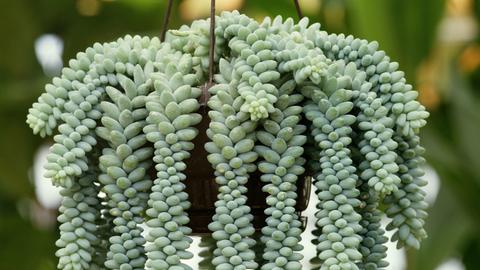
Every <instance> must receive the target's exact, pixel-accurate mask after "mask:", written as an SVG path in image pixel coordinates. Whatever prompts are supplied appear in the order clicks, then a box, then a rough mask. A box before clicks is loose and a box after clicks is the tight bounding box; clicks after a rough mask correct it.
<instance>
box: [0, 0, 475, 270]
mask: <svg viewBox="0 0 480 270" xmlns="http://www.w3.org/2000/svg"><path fill="white" fill-rule="evenodd" d="M222 1H230V2H229V3H227V2H225V6H228V5H238V6H240V7H241V11H242V12H244V13H246V14H248V15H250V16H252V17H254V18H259V19H260V18H262V17H264V16H275V15H282V16H284V17H289V16H292V17H294V18H296V13H295V10H294V6H293V3H292V1H289V0H262V1H247V0H243V1H241V0H217V2H222ZM187 2H190V3H187ZM233 2H235V3H233ZM445 2H448V4H447V3H445ZM467 2H468V4H465V3H467ZM205 3H207V4H208V1H203V0H202V1H200V0H195V1H189V0H183V1H175V6H174V10H173V13H172V14H173V16H172V20H171V22H170V27H171V28H176V27H178V26H179V25H181V24H182V23H187V21H183V20H182V18H189V16H186V14H180V10H181V11H183V12H188V11H189V10H191V9H192V8H191V6H188V5H199V4H202V5H204V4H205ZM300 3H301V5H302V7H303V8H304V10H303V11H304V13H305V15H307V16H308V17H309V18H310V19H311V21H315V22H316V21H318V22H320V23H321V24H322V28H323V29H325V30H327V31H329V32H334V33H346V34H353V35H355V36H358V37H361V38H366V39H369V40H378V41H379V43H380V48H381V49H383V50H385V51H386V52H388V54H389V55H390V56H391V58H392V59H393V60H394V61H398V62H399V63H400V67H401V69H402V70H404V71H405V72H406V74H407V77H408V78H409V80H410V82H411V83H412V84H414V85H415V86H416V87H418V88H419V90H420V93H421V99H423V100H422V101H423V102H424V103H425V104H426V105H429V106H430V107H429V110H430V112H431V113H432V115H431V118H430V121H429V124H428V126H427V128H425V130H424V133H423V142H424V144H425V145H426V148H427V160H428V162H429V164H430V165H431V166H432V167H433V168H434V169H435V171H436V172H437V174H438V175H439V177H440V179H441V189H440V192H439V194H438V196H437V200H436V202H435V204H434V205H433V206H432V208H431V211H430V218H429V220H428V224H427V228H428V232H429V234H430V237H429V238H428V239H427V240H426V241H425V242H424V243H423V246H422V248H421V250H420V251H418V252H417V251H411V250H409V251H408V260H409V262H408V269H409V270H430V269H435V267H436V266H438V264H440V263H441V262H443V261H444V260H446V259H447V258H450V257H452V256H455V257H459V258H461V259H462V260H463V262H464V264H465V266H466V269H480V263H479V262H478V255H480V155H479V153H480V90H479V89H478V88H479V87H480V49H479V48H480V47H479V46H480V45H478V44H477V43H478V42H479V39H478V38H477V37H473V39H472V40H464V41H456V42H455V43H453V44H450V43H448V42H446V41H445V40H444V39H442V38H439V37H438V36H437V33H439V32H438V31H437V29H438V25H439V22H440V21H441V20H442V19H443V21H445V20H446V18H447V17H448V16H449V13H448V8H452V5H453V8H456V9H458V8H459V7H458V6H459V5H460V8H462V5H463V6H467V10H466V11H465V13H464V14H463V15H464V17H468V16H471V17H474V18H475V20H476V21H477V23H478V22H479V20H480V19H479V18H480V0H470V1H469V0H445V1H443V0H421V1H418V0H363V1H359V0H300ZM2 4H3V5H2V8H0V18H1V19H0V20H1V23H0V36H2V37H3V38H2V42H0V51H1V52H2V53H1V54H0V127H1V128H0V130H1V132H0V149H2V150H1V151H2V155H0V170H1V171H2V174H0V243H2V248H0V269H20V270H22V269H31V270H37V269H39V270H40V269H53V268H54V266H55V264H56V259H55V258H54V256H53V254H54V250H55V248H54V241H55V239H56V235H57V232H56V230H55V229H54V227H41V226H38V224H37V222H34V220H36V219H34V218H32V216H33V215H32V214H31V211H34V210H33V209H36V208H35V207H34V205H37V208H38V203H35V194H34V186H33V185H32V180H31V177H29V176H30V175H31V167H32V163H33V157H34V154H35V151H36V149H37V148H38V146H39V145H40V143H41V142H42V141H41V140H40V139H38V137H36V136H33V135H32V133H31V131H30V130H29V129H28V127H27V125H26V124H25V123H24V122H25V115H26V112H27V109H28V108H29V106H30V105H31V103H32V102H33V101H34V100H35V99H36V97H37V96H38V95H39V93H40V92H41V91H42V89H43V85H44V84H45V83H46V82H47V81H48V80H49V79H50V78H48V77H46V76H45V75H44V74H43V72H42V68H41V66H40V65H39V64H38V61H37V59H36V57H35V52H34V42H35V40H36V39H37V38H38V37H40V36H41V35H42V34H46V33H53V34H56V35H58V36H59V37H60V38H61V39H62V40H63V41H64V45H65V47H64V53H63V60H64V63H66V61H68V59H70V58H71V57H73V56H74V55H75V54H76V52H78V51H81V50H84V49H85V48H86V47H87V46H89V45H91V44H93V43H94V42H103V41H108V40H112V39H114V38H116V37H118V36H122V35H125V34H127V33H129V34H145V35H151V36H154V35H156V36H158V35H159V33H160V29H161V25H162V20H163V18H162V17H163V12H164V8H165V6H166V1H165V0H161V1H160V0H117V1H112V0H110V1H100V0H75V1H74V0H40V1H33V0H17V1H4V2H3V3H2ZM187 4H188V5H187ZM181 5H184V6H182V7H183V8H180V7H179V6H181ZM446 9H447V10H446ZM207 10H208V9H207ZM87 15H88V16H87ZM205 16H206V14H205ZM455 16H457V17H458V16H459V15H458V12H457V13H456V14H455ZM458 30H462V29H458ZM455 34H456V33H443V34H442V33H441V31H440V35H447V36H448V35H453V36H454V35H455ZM472 51H473V52H474V53H471V52H472ZM467 52H469V54H467ZM462 59H463V60H462ZM472 61H473V62H472ZM465 67H468V68H465ZM425 70H426V71H425ZM425 74H427V75H425ZM426 76H428V78H427V77H426ZM416 82H418V84H416ZM27 252H28V258H27V259H25V257H26V255H27Z"/></svg>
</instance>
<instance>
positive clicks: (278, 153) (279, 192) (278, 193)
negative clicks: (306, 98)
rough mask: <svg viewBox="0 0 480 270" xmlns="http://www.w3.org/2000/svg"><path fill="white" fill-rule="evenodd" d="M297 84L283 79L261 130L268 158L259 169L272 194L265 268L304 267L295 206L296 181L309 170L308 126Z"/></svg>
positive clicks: (264, 238) (260, 142)
mask: <svg viewBox="0 0 480 270" xmlns="http://www.w3.org/2000/svg"><path fill="white" fill-rule="evenodd" d="M295 86H296V84H295V81H294V80H293V79H291V78H289V77H286V78H285V79H284V80H282V81H281V82H280V86H279V91H278V92H279V94H280V96H279V98H278V101H277V102H276V103H275V106H276V109H275V111H274V112H272V113H271V114H270V115H269V118H268V119H266V120H264V121H262V126H263V128H262V130H259V131H257V138H258V143H257V146H256V147H255V151H256V152H257V153H258V154H259V156H261V157H263V159H264V160H263V161H261V162H260V163H259V170H260V171H261V172H262V173H263V175H262V176H261V180H262V181H264V182H266V183H267V184H266V185H265V186H264V187H263V191H265V192H267V194H268V196H267V199H266V202H267V205H268V206H269V207H268V208H267V209H266V210H265V214H266V215H267V219H266V223H267V226H265V227H264V228H263V229H262V237H261V239H262V242H263V243H264V245H265V249H264V253H263V259H264V260H265V261H266V262H265V264H264V265H262V267H261V269H289V270H294V269H302V265H301V264H300V260H301V259H302V258H303V255H302V254H301V253H299V251H301V250H302V249H303V246H301V245H300V244H299V242H300V240H301V237H300V234H301V232H302V229H301V222H300V221H299V217H298V215H297V214H296V213H295V205H296V199H297V197H298V195H297V192H296V191H297V186H296V181H297V180H298V177H299V176H300V175H302V174H303V173H304V172H305V169H304V167H303V165H304V164H305V159H304V158H303V157H302V155H303V147H302V146H303V144H305V142H306V136H305V135H302V134H303V133H304V131H305V130H306V127H305V126H304V125H301V124H299V122H300V120H301V114H302V112H303V109H302V107H301V106H299V105H298V104H299V103H300V102H301V101H302V99H303V96H302V95H300V94H296V93H295V92H294V90H295Z"/></svg>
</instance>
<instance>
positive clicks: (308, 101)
mask: <svg viewBox="0 0 480 270" xmlns="http://www.w3.org/2000/svg"><path fill="white" fill-rule="evenodd" d="M209 25H210V24H209V22H208V20H198V21H195V22H193V23H192V25H191V26H182V27H181V28H180V29H178V30H171V31H169V32H168V33H167V35H166V41H164V42H160V41H159V40H158V39H157V38H151V39H150V38H147V37H143V38H142V37H139V36H135V37H131V36H126V37H124V38H120V39H118V40H117V41H115V42H111V43H105V44H98V43H96V44H94V46H93V47H91V48H88V49H87V50H86V51H85V52H84V53H79V54H77V58H76V59H72V60H70V62H69V67H66V68H64V69H63V71H62V75H61V76H60V77H58V78H54V79H53V82H52V84H48V85H47V86H46V87H45V90H46V92H45V93H43V94H42V95H41V96H40V97H39V99H38V102H36V103H35V104H33V107H32V108H31V109H30V111H29V115H28V117H27V123H28V124H29V125H30V127H31V128H32V129H33V131H34V133H38V134H40V135H41V136H47V135H52V134H53V133H54V132H55V130H58V135H55V136H54V140H55V144H54V145H53V146H52V147H51V149H50V154H49V156H48V158H47V159H48V163H47V165H46V166H45V169H46V171H47V172H46V176H47V177H49V178H51V179H52V182H53V184H54V185H57V186H61V187H62V188H63V191H62V193H61V194H62V196H63V197H64V200H63V202H62V206H61V207H60V212H61V215H60V216H59V218H58V220H59V222H60V223H61V225H60V239H59V240H58V241H57V246H58V247H59V250H58V252H57V256H58V257H59V258H60V260H59V264H58V268H59V269H101V268H108V269H122V270H127V269H171V270H176V269H192V267H190V266H188V265H186V264H185V263H184V262H183V261H182V260H185V259H189V258H191V257H192V254H191V253H190V252H189V251H187V249H188V248H189V246H190V243H191V242H192V240H191V238H190V237H189V235H190V234H191V233H192V230H191V229H190V228H189V221H190V219H189V217H188V214H187V210H188V209H189V207H190V202H189V198H188V194H187V193H186V191H185V188H186V186H185V183H184V181H185V179H186V177H187V176H186V174H185V169H186V168H187V166H189V162H188V160H187V159H189V158H193V159H195V157H191V151H192V149H194V147H205V150H206V151H207V152H208V153H209V154H208V161H209V162H210V164H211V165H212V167H213V169H214V175H212V181H215V182H216V183H217V184H218V197H217V198H218V199H217V201H216V203H215V214H214V215H213V217H212V222H211V223H210V225H209V226H208V228H209V229H210V230H211V231H212V237H213V239H214V241H215V242H216V248H215V249H214V250H213V257H212V260H211V263H212V265H213V266H215V269H218V270H243V269H257V268H258V269H264V270H269V269H288V270H294V269H302V266H301V264H300V260H301V259H302V258H303V255H302V253H301V251H302V249H303V247H302V246H301V245H300V244H299V242H300V240H301V233H302V226H301V225H302V223H301V221H300V217H299V214H298V213H297V212H296V210H295V206H296V204H297V200H298V195H299V194H298V192H299V191H298V188H297V180H298V179H299V177H301V176H302V175H303V174H304V173H305V171H306V170H307V171H308V172H309V173H310V174H311V175H313V177H314V185H315V186H316V188H317V195H318V199H319V201H320V203H319V204H318V205H317V209H318V212H317V214H316V218H317V221H316V225H317V227H318V230H317V231H316V232H317V234H318V238H317V241H316V242H317V250H318V258H319V259H320V260H321V261H322V266H321V269H330V270H337V269H381V268H384V267H386V266H387V265H388V263H387V262H385V261H384V259H385V257H386V255H385V252H386V247H385V246H384V243H385V242H386V240H387V238H386V237H385V236H384V230H383V229H382V228H381V225H380V219H381V217H382V215H383V214H384V212H385V213H386V215H387V216H388V218H390V223H389V225H388V226H387V229H389V230H395V233H394V236H393V239H392V240H394V241H397V242H398V245H399V246H404V245H406V246H411V247H415V248H418V247H419V242H420V241H421V240H422V239H423V238H425V237H426V233H425V230H424V229H423V226H424V223H425V221H424V220H425V218H426V216H427V214H426V208H427V205H426V203H425V201H424V196H425V193H424V191H422V190H421V187H422V186H424V185H425V182H424V181H423V180H421V178H420V177H421V176H422V175H423V173H422V171H421V168H420V165H421V164H422V162H423V158H422V157H421V154H422V153H423V148H422V147H421V146H420V145H419V137H418V132H419V129H420V128H421V127H422V126H424V125H425V124H426V121H425V119H426V118H427V117H428V112H426V111H425V108H424V107H423V106H422V105H420V104H419V103H418V102H417V101H416V100H415V98H416V97H417V92H416V91H415V90H413V89H412V86H411V85H408V84H406V80H405V78H404V74H403V72H401V71H399V70H398V63H395V62H390V59H389V57H388V56H386V55H385V53H384V52H383V51H379V50H377V48H378V44H377V43H376V42H370V43H369V42H367V41H366V40H361V39H356V38H354V37H352V36H345V35H343V34H340V35H336V34H331V35H329V34H327V33H326V32H324V31H321V30H320V29H319V28H320V26H319V24H312V25H308V20H307V19H302V20H300V22H299V23H298V24H295V23H294V22H293V20H292V19H290V18H289V19H286V20H282V18H281V17H277V18H275V19H274V20H271V19H270V18H266V19H265V20H264V21H263V22H262V23H258V22H256V21H254V20H253V19H251V18H249V17H247V16H245V15H241V14H239V13H238V12H231V13H229V12H225V13H223V14H222V15H221V16H218V17H217V18H216V23H215V28H214V36H212V37H211V36H210V30H209ZM211 38H214V39H213V40H214V41H215V45H213V44H212V43H211ZM211 46H214V49H215V50H214V51H215V55H212V59H214V62H211V61H210V60H209V51H210V49H211ZM213 66H214V67H215V68H216V69H217V70H218V71H219V72H218V73H217V74H215V75H214V76H213V78H214V82H215V85H213V86H212V87H210V88H209V89H208V91H209V95H211V97H210V98H209V99H208V102H207V105H208V108H209V111H208V118H209V119H210V124H209V127H208V129H207V130H198V129H197V128H196V126H197V124H199V123H200V122H201V121H202V117H205V116H206V115H205V114H201V113H199V110H202V109H200V108H201V106H202V104H201V102H200V101H199V100H200V99H201V98H204V99H206V97H207V95H206V93H205V89H203V85H204V84H205V82H207V81H208V79H209V78H208V74H209V73H208V69H209V67H210V68H212V67H213ZM212 75H213V74H212ZM201 88H202V89H203V90H202V89H201ZM202 115H203V116H202ZM199 132H202V133H203V132H205V133H206V135H207V136H208V138H209V140H210V141H209V142H207V143H206V144H205V145H194V143H193V142H192V140H194V139H195V137H196V136H197V135H198V134H199ZM307 161H308V162H307ZM307 167H308V168H307ZM255 171H259V172H260V173H261V177H260V179H253V178H251V177H250V175H251V174H252V173H253V172H255ZM213 178H215V180H213ZM248 181H262V182H263V183H264V184H263V189H262V191H263V192H265V193H267V197H266V205H267V208H266V209H265V215H266V220H265V222H266V225H265V226H264V227H263V228H261V235H262V236H261V237H260V241H261V242H262V245H261V246H263V247H264V250H263V253H262V254H261V255H256V253H255V252H254V248H255V246H256V241H255V239H254V237H253V234H254V232H255V228H254V226H253V224H252V220H253V215H252V213H251V208H250V207H249V205H248V203H247V201H248V198H247V196H246V192H247V187H246V184H247V182H248ZM258 192H260V191H258ZM102 193H103V194H105V196H102ZM380 204H383V205H385V206H386V207H385V208H383V207H382V208H380V207H379V205H380ZM142 224H145V225H146V227H147V228H148V229H147V230H146V232H145V233H143V234H142V232H143V228H144V227H145V226H141V225H142ZM258 256H261V258H260V259H259V257H258ZM259 262H260V265H259Z"/></svg>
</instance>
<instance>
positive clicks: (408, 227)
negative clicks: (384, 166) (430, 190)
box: [385, 136, 428, 248]
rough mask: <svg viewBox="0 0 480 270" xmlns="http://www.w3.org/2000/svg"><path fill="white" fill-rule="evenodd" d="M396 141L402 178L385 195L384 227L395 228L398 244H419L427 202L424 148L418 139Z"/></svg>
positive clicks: (423, 232)
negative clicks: (396, 187) (390, 193)
mask: <svg viewBox="0 0 480 270" xmlns="http://www.w3.org/2000/svg"><path fill="white" fill-rule="evenodd" d="M397 141H399V142H400V143H399V147H398V148H399V152H400V154H399V157H398V159H399V160H398V163H399V164H401V165H400V169H399V175H400V179H402V183H401V189H399V190H398V191H397V192H394V193H393V194H392V195H391V196H388V197H387V198H385V202H386V203H387V205H388V208H387V210H386V211H385V212H386V214H387V216H388V217H389V218H391V222H390V223H389V224H388V225H387V230H395V233H394V235H393V237H392V240H393V241H397V246H398V247H403V246H405V245H406V246H411V247H415V248H419V247H420V241H421V240H422V239H424V238H425V237H427V233H426V231H425V229H424V225H425V219H426V218H427V212H426V210H427V208H428V204H427V203H426V202H425V191H424V190H422V189H421V188H422V187H424V186H425V185H426V184H427V182H426V181H425V180H423V179H422V178H421V177H422V176H423V175H424V172H423V170H422V168H421V166H422V165H423V164H424V163H425V159H424V158H423V157H422V154H423V152H424V151H425V149H424V148H423V147H421V146H420V138H419V137H418V136H414V137H412V138H408V139H407V138H404V137H400V138H397Z"/></svg>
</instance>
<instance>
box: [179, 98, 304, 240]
mask: <svg viewBox="0 0 480 270" xmlns="http://www.w3.org/2000/svg"><path fill="white" fill-rule="evenodd" d="M199 113H201V114H202V116H203V120H202V122H201V123H200V124H198V126H196V128H198V130H199V135H198V136H197V138H196V139H195V140H194V141H193V143H195V148H194V150H193V151H192V156H191V158H190V159H189V160H187V161H186V163H187V169H186V172H185V173H186V175H187V179H186V180H185V184H186V186H187V187H186V191H187V193H188V195H189V200H190V202H191V203H192V206H191V207H190V209H189V210H188V214H189V217H190V224H189V226H190V227H191V228H192V230H193V232H194V233H207V232H209V230H208V227H207V226H208V224H209V223H210V222H211V220H212V216H213V214H214V213H215V206H214V203H215V201H216V200H217V194H218V185H217V184H216V183H215V180H214V171H213V168H212V166H211V164H210V163H209V162H208V160H207V155H208V153H207V152H206V151H205V149H204V147H203V146H204V145H205V143H206V142H208V141H209V138H208V137H207V135H206V130H207V128H208V125H209V122H210V118H209V117H208V115H207V112H206V110H205V109H204V108H203V107H202V108H201V109H200V111H199ZM260 175H261V173H260V172H259V171H256V172H255V173H253V174H251V175H250V178H249V181H248V184H247V188H248V192H247V194H246V195H247V198H248V199H247V203H248V205H249V206H250V207H251V209H252V214H253V216H254V220H253V225H254V227H255V229H261V228H262V227H263V226H264V225H265V218H266V216H265V214H264V210H265V209H266V208H267V204H266V203H265V199H266V193H265V192H263V191H262V186H263V185H264V184H265V183H263V182H262V181H261V180H260ZM310 187H311V177H310V176H307V174H306V175H303V176H301V177H300V178H299V179H298V181H297V190H298V198H297V205H296V207H295V208H296V210H297V212H298V214H299V215H300V212H301V211H303V210H305V209H306V208H307V205H308V201H309V197H310Z"/></svg>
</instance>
